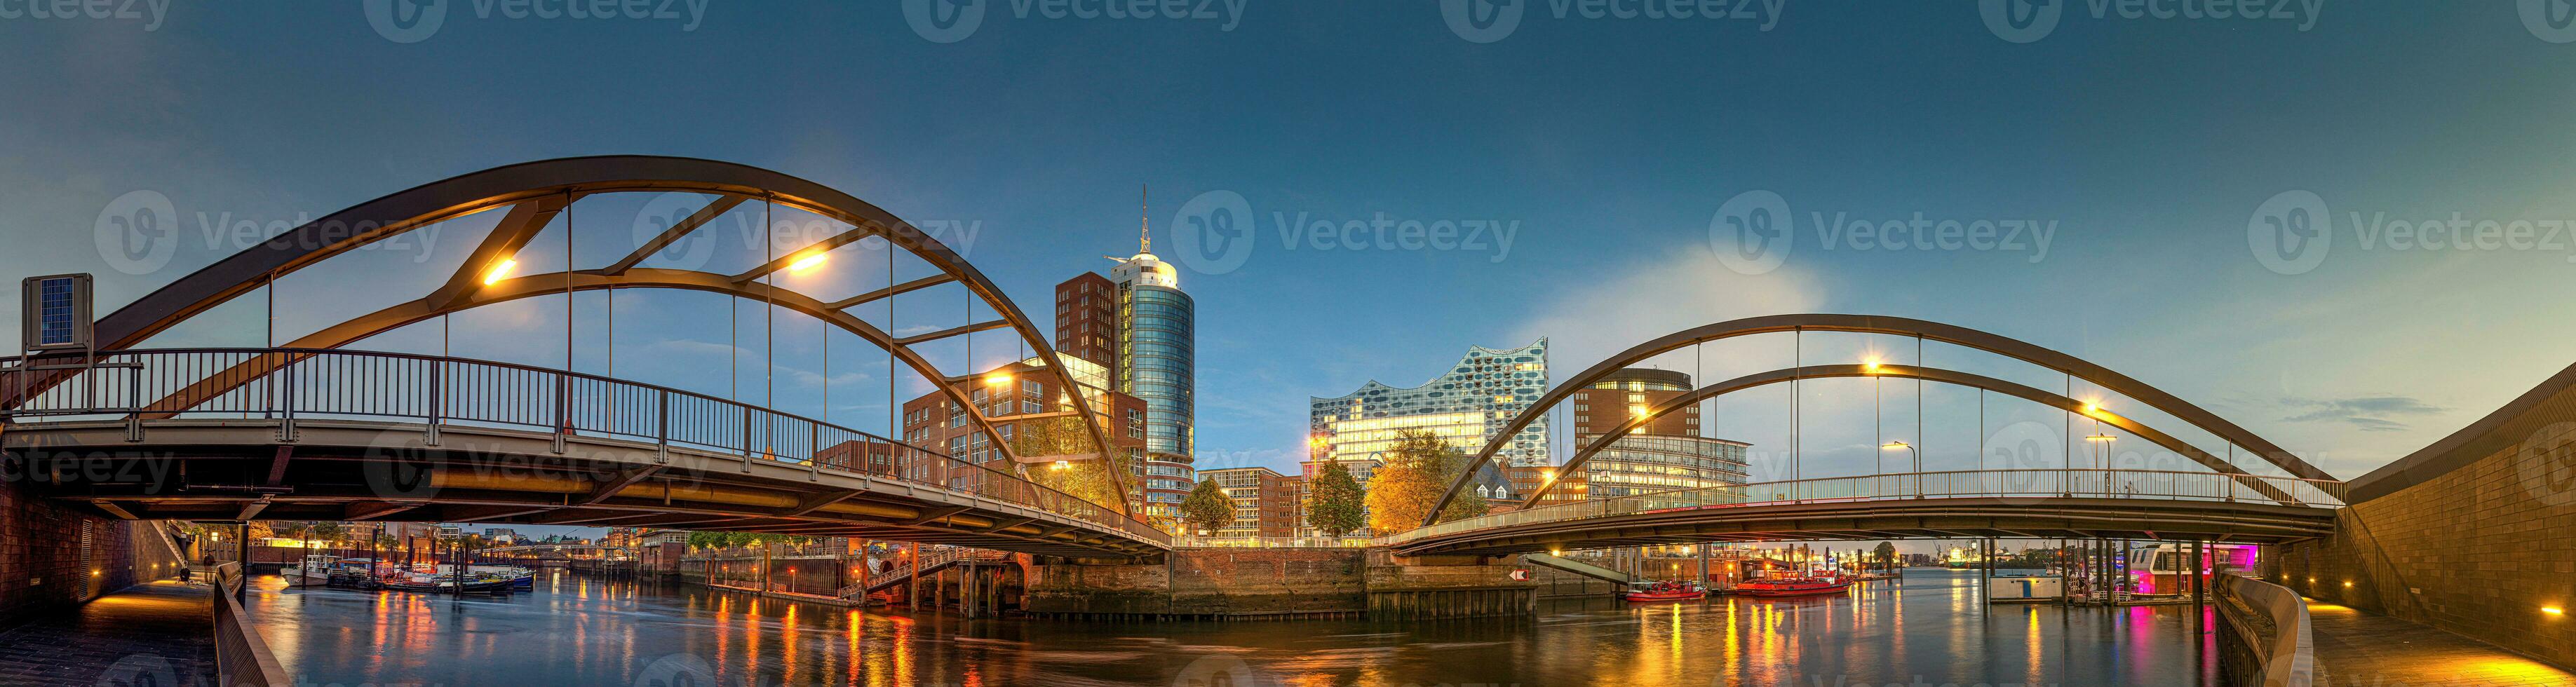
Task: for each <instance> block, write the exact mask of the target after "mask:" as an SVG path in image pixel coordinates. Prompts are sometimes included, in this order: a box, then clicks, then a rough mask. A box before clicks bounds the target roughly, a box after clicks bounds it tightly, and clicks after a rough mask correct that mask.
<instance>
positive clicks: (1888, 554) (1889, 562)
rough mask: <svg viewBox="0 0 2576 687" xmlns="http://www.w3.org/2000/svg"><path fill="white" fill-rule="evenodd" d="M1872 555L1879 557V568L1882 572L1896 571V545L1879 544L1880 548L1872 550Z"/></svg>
mask: <svg viewBox="0 0 2576 687" xmlns="http://www.w3.org/2000/svg"><path fill="white" fill-rule="evenodd" d="M1871 553H1874V554H1877V555H1878V567H1879V569H1880V570H1895V569H1896V544H1893V543H1890V542H1879V543H1878V548H1877V549H1874V550H1872V551H1871Z"/></svg>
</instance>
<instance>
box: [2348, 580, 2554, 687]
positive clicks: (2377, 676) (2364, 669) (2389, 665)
mask: <svg viewBox="0 0 2576 687" xmlns="http://www.w3.org/2000/svg"><path fill="white" fill-rule="evenodd" d="M2308 615H2309V617H2310V618H2312V622H2313V623H2314V624H2315V625H2314V628H2315V630H2316V640H2317V682H2316V684H2317V687H2347V686H2352V687H2383V686H2384V687H2398V686H2400V685H2403V686H2405V687H2453V686H2455V685H2456V686H2461V687H2488V686H2491V685H2553V686H2564V685H2576V673H2569V672H2567V671H2564V670H2559V669H2557V668H2553V667H2550V665H2549V664H2546V663H2541V662H2539V661H2534V660H2531V659H2528V658H2523V657H2522V655H2520V654H2516V653H2513V652H2510V651H2506V650H2503V649H2499V648H2496V647H2493V646H2489V645H2487V644H2485V643H2481V642H2479V641H2477V640H2473V639H2469V638H2466V637H2461V636H2459V635H2455V634H2451V633H2448V632H2443V631H2441V630H2436V629H2433V628H2429V627H2425V626H2422V625H2417V624H2414V623H2410V622H2407V621H2404V620H2399V619H2396V618H2390V617H2387V616H2381V615H2371V614H2368V613H2363V612H2361V611H2356V610H2353V609H2352V608H2349V607H2345V606H2338V605H2335V604H2330V603H2324V602H2319V601H2310V602H2308Z"/></svg>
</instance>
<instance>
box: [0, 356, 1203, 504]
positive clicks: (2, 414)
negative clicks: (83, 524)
mask: <svg viewBox="0 0 2576 687" xmlns="http://www.w3.org/2000/svg"><path fill="white" fill-rule="evenodd" d="M7 399H19V402H18V403H16V404H15V405H10V406H7V407H0V419H9V420H13V421H19V422H26V421H30V420H34V421H45V420H53V421H67V420H115V419H123V420H125V421H126V422H127V431H128V433H129V434H130V435H131V437H130V438H134V439H140V438H141V437H142V433H143V432H144V431H145V425H144V422H145V421H146V420H157V419H170V418H226V419H229V418H241V419H248V418H260V419H269V420H276V421H278V422H279V433H280V434H281V435H282V436H280V437H279V438H280V440H291V439H293V438H294V434H295V432H296V429H295V423H296V422H297V421H299V420H314V419H359V420H368V419H373V420H387V419H390V420H405V421H418V422H421V423H423V424H424V425H425V429H428V430H430V431H434V429H435V428H436V427H439V426H479V427H497V428H510V429H528V430H536V431H541V432H550V433H553V434H556V435H559V436H564V437H574V436H578V437H591V438H605V439H617V440H625V441H633V442H639V443H645V444H651V445H654V446H657V447H660V448H661V449H663V450H665V451H667V450H668V449H670V448H683V449H695V450H700V451H707V452H716V453H729V454H734V455H739V456H742V457H744V458H745V459H747V460H766V461H772V462H778V463H787V464H791V465H796V466H800V467H805V468H808V469H812V470H816V471H821V470H830V471H834V472H839V473H849V474H860V475H868V476H873V477H880V478H887V479H894V480H900V481H903V482H908V483H914V484H923V485H928V486H933V487H937V488H941V489H946V490H949V491H953V492H961V493H966V494H972V495H975V496H979V497H983V498H987V499H992V500H996V501H1002V502H1006V503H1011V504H1016V505H1020V506H1024V507H1029V508H1034V509H1037V510H1041V511H1045V512H1048V513H1053V514H1056V515H1060V516H1063V517H1067V518H1071V519H1074V520H1079V521H1082V522H1086V523H1090V524H1093V525H1096V526H1100V527H1102V528H1104V529H1110V530H1116V531H1119V532H1123V533H1125V534H1127V535H1129V536H1131V537H1134V538H1137V539H1140V540H1144V541H1150V542H1155V543H1168V542H1169V541H1170V538H1169V536H1168V535H1165V534H1164V533H1163V532H1161V531H1160V530H1156V529H1154V527H1153V526H1152V525H1149V524H1146V523H1145V522H1143V521H1140V520H1136V519H1134V518H1131V517H1127V516H1126V515H1125V514H1123V513H1120V512H1118V510H1117V509H1116V508H1112V507H1108V506H1103V505H1100V504H1096V503H1092V502H1090V501H1086V500H1083V499H1081V498H1078V497H1075V496H1073V495H1071V494H1066V493H1064V492H1061V491H1057V490H1055V489H1051V488H1048V487H1046V486H1043V485H1040V484H1037V483H1035V482H1031V481H1028V480H1027V479H1024V478H1022V477H1020V476H1019V475H1016V474H1013V473H1011V472H1008V471H1004V470H999V469H995V468H993V467H990V466H986V465H980V464H977V463H974V462H972V461H968V460H962V459H959V458H956V457H954V456H950V455H948V454H947V453H944V452H941V451H937V450H933V449H929V448H923V447H920V446H915V445H912V444H908V443H905V442H901V441H896V440H893V439H888V438H885V437H881V436H878V435H875V434H870V433H868V432H863V431H859V430H856V429H851V428H848V427H843V426H840V425H835V424H831V423H828V422H824V421H820V420H815V419H812V418H807V417H803V416H799V415H793V414H788V413H781V412H777V411H773V410H769V409H766V408H761V407H758V406H753V405H750V404H746V403H741V402H737V401H731V400H726V399H722V398H716V397H713V396H708V395H705V394H699V393H694V392H688V391H681V390H678V389H672V388H669V387H663V386H656V385H652V384H643V383H637V382H630V381H624V380H619V379H612V378H608V377H601V376H597V375H588V374H581V373H567V372H564V371H562V370H550V369H545V368H541V367H533V366H527V365H516V364H511V363H500V362H491V361H483V360H468V359H460V358H447V357H440V356H431V355H418V354H409V353H389V352H379V351H356V350H340V349H296V348H192V349H151V350H121V351H101V352H98V353H97V354H95V355H94V356H88V355H83V354H81V353H79V352H69V353H53V354H40V355H36V356H30V357H26V358H0V401H5V400H7ZM745 465H746V467H745V469H746V470H747V469H749V467H748V465H749V463H746V464H745Z"/></svg>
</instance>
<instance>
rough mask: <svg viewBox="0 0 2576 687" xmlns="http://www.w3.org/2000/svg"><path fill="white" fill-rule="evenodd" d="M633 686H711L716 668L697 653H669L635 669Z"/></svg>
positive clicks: (713, 682) (714, 681) (714, 682)
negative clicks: (639, 668) (641, 667)
mask: <svg viewBox="0 0 2576 687" xmlns="http://www.w3.org/2000/svg"><path fill="white" fill-rule="evenodd" d="M627 684H629V685H633V686H634V687H712V686H713V685H715V684H716V669H715V666H714V665H713V664H709V663H707V659H706V658H704V657H701V656H699V655H697V654H670V655H667V656H663V657H661V658H657V659H653V662H651V663H647V664H644V669H643V670H638V671H635V679H634V680H633V681H632V682H628V683H627Z"/></svg>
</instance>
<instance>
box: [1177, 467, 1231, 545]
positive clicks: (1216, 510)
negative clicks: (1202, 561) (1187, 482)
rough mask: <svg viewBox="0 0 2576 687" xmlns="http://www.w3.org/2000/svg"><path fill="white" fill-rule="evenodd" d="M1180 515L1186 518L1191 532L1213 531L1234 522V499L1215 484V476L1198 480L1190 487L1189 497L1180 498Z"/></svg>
mask: <svg viewBox="0 0 2576 687" xmlns="http://www.w3.org/2000/svg"><path fill="white" fill-rule="evenodd" d="M1181 517H1182V518H1184V519H1186V520H1188V521H1189V523H1190V527H1191V531H1193V532H1202V533H1208V532H1215V531H1217V529H1219V528H1222V527H1225V526H1226V525H1230V524H1234V499H1232V498H1228V497H1227V496H1226V495H1225V489H1224V488H1222V487H1218V486H1217V485H1216V478H1213V477H1210V478H1207V479H1203V480H1199V485H1198V486H1197V487H1195V488H1192V489H1190V495H1189V498H1185V499H1181Z"/></svg>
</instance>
